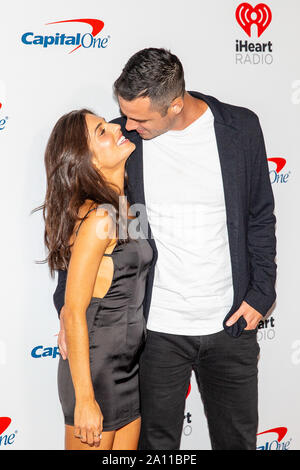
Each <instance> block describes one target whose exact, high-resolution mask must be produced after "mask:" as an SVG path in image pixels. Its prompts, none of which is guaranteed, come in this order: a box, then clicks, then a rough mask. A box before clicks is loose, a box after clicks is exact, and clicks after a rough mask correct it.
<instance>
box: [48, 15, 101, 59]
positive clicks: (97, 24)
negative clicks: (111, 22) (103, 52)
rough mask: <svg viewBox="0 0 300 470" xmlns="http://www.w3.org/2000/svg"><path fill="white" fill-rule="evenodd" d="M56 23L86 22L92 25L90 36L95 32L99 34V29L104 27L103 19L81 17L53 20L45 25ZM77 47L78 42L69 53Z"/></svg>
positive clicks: (95, 34)
mask: <svg viewBox="0 0 300 470" xmlns="http://www.w3.org/2000/svg"><path fill="white" fill-rule="evenodd" d="M58 23H86V24H89V25H90V26H91V27H92V36H93V37H95V36H97V34H99V33H100V31H101V30H102V29H103V27H104V23H103V21H101V20H95V19H91V18H82V19H78V20H63V21H53V22H52V23H46V25H48V24H58ZM79 47H81V44H80V46H77V47H75V49H73V50H72V51H71V52H69V54H72V52H74V51H76V49H79Z"/></svg>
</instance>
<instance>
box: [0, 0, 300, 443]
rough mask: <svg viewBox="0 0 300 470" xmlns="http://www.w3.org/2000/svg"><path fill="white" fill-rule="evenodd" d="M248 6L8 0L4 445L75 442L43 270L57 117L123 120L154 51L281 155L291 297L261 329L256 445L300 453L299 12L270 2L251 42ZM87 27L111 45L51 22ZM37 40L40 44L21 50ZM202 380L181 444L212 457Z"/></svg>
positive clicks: (0, 140) (1, 331)
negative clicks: (123, 107)
mask: <svg viewBox="0 0 300 470" xmlns="http://www.w3.org/2000/svg"><path fill="white" fill-rule="evenodd" d="M241 3H242V2H239V1H235V0H224V1H220V0H211V1H210V2H206V1H204V0H197V1H196V0H186V1H185V2H184V3H182V2H181V1H178V0H164V1H161V0H152V2H150V3H149V2H148V3H143V2H141V1H139V0H131V1H130V2H123V1H121V0H114V1H113V2H99V1H98V0H87V1H85V2H82V1H78V0H72V1H71V0H65V1H64V2H61V1H58V0H52V1H51V2H40V1H39V0H27V1H26V2H23V1H21V0H19V1H11V2H6V3H5V5H4V7H3V8H2V9H1V18H0V58H1V65H0V152H1V163H0V164H1V185H0V191H1V233H0V237H1V248H2V249H1V307H2V308H1V310H2V311H1V320H0V321H1V328H0V398H1V399H0V450H5V449H63V446H64V426H63V418H62V412H61V408H60V404H59V401H58V396H57V387H56V371H57V362H58V357H59V356H58V355H56V350H55V347H56V337H55V334H56V333H57V332H58V320H57V315H56V311H55V309H54V306H53V303H52V294H53V291H54V289H55V285H56V280H52V279H51V278H50V276H49V273H48V267H47V266H46V265H37V264H35V263H34V260H38V259H43V258H44V257H45V250H44V246H43V230H44V227H43V221H42V214H41V212H40V213H36V214H34V215H30V211H31V210H32V209H33V208H34V207H36V206H38V205H40V204H41V203H42V202H43V198H44V195H45V171H44V162H43V156H44V149H45V145H46V142H47V138H48V136H49V134H50V132H51V129H52V127H53V125H54V124H55V122H56V121H57V119H58V118H59V117H60V116H61V115H62V114H64V113H66V112H68V111H70V110H72V109H78V108H80V107H89V108H91V109H92V110H94V111H95V112H97V113H98V114H100V115H102V116H104V117H105V118H106V119H108V120H109V119H112V118H113V117H116V116H118V106H117V103H116V101H115V100H114V98H113V96H112V83H113V82H114V80H115V79H116V77H118V75H119V74H120V72H121V69H122V67H123V66H124V65H125V63H126V61H127V60H128V58H129V57H130V56H131V55H132V54H133V53H134V52H136V51H138V50H139V49H142V48H144V47H166V48H169V49H171V51H172V52H173V53H175V54H176V55H178V57H179V58H180V59H181V60H182V63H183V66H184V69H185V76H186V84H187V89H188V90H196V91H200V92H203V93H206V94H211V95H213V96H215V97H217V98H218V99H220V100H222V101H225V102H230V103H232V104H236V105H241V106H245V107H248V108H250V109H252V110H254V111H255V112H256V113H257V114H258V115H259V117H260V121H261V125H262V128H263V132H264V136H265V141H266V147H267V153H268V158H270V159H271V158H272V159H274V158H275V160H274V161H269V168H270V178H271V181H272V186H273V190H274V195H275V200H276V216H277V239H278V255H277V263H278V280H277V295H278V298H277V302H276V305H275V308H274V309H273V310H272V312H270V316H269V321H268V322H264V323H262V324H260V327H261V328H260V329H259V332H258V339H259V343H260V347H261V355H260V361H259V414H260V420H259V430H258V432H259V434H260V435H259V436H258V444H257V445H258V447H259V448H261V449H272V450H273V449H274V450H277V449H300V429H299V418H300V412H299V382H300V379H299V370H300V330H299V325H300V318H299V309H298V305H297V304H298V297H297V291H298V288H299V270H298V266H299V262H300V259H299V250H298V238H299V218H298V206H297V202H298V201H299V181H297V170H299V162H298V158H299V126H300V64H299V51H298V44H299V34H300V33H299V24H298V18H299V15H300V4H299V1H298V0H286V1H285V2H282V1H281V0H268V1H267V7H265V10H264V11H265V12H266V13H267V15H266V18H264V20H266V26H267V27H266V29H265V30H264V31H263V33H262V34H261V35H260V36H259V37H258V35H257V29H256V25H255V24H254V25H253V26H252V27H251V37H249V36H248V35H247V33H246V31H245V30H244V29H243V28H242V27H241V25H240V24H239V23H238V21H237V19H236V17H235V11H236V9H237V7H238V6H239V5H241ZM257 3H259V2H257ZM251 5H252V6H253V7H254V6H255V5H256V3H253V2H251ZM268 7H269V8H268ZM269 9H270V10H269ZM270 11H271V14H272V20H271V22H270V24H269V25H268V18H271V17H270ZM256 14H259V12H258V11H257V10H255V11H253V12H252V14H251V18H252V20H253V19H255V15H256ZM83 18H91V19H97V20H102V21H103V22H104V27H103V29H102V31H100V33H99V34H98V35H97V36H96V39H97V38H101V40H102V41H103V40H104V41H103V42H102V46H103V47H101V48H98V47H97V46H98V44H99V42H96V47H87V46H88V45H89V43H91V41H92V37H91V35H90V32H91V26H89V25H88V24H86V23H82V22H75V23H74V22H72V23H61V24H55V25H53V24H52V25H47V24H46V23H50V22H57V21H65V20H70V19H73V20H74V19H83ZM248 18H249V17H248ZM25 33H32V34H29V35H26V34H25ZM56 33H59V34H65V35H66V36H71V35H74V36H75V37H76V38H78V36H77V35H78V34H79V33H80V34H81V37H82V36H84V35H85V36H84V39H83V41H84V43H83V44H84V46H85V47H83V46H82V47H81V48H79V49H77V50H75V51H74V52H72V53H71V54H70V51H72V50H73V49H74V47H76V46H75V45H68V44H62V45H60V44H57V45H56V44H49V45H48V47H43V44H40V43H41V42H42V41H48V43H50V42H52V41H54V42H55V41H57V42H59V41H62V38H61V36H59V35H58V34H56ZM24 34H25V39H23V40H24V41H27V42H29V44H25V43H24V42H22V37H23V38H24ZM45 36H48V39H46V40H45ZM50 36H52V37H53V40H52V39H51V38H50V39H49V37H50ZM32 41H35V42H36V44H30V42H32ZM239 41H241V42H242V47H243V48H245V46H246V43H245V41H247V42H248V47H249V43H253V44H255V46H250V49H254V50H250V51H248V52H247V51H245V50H242V52H239V51H236V46H237V44H238V45H239V44H240V42H239ZM69 42H72V40H71V38H69ZM263 44H265V46H263ZM279 158H281V159H282V158H283V159H285V160H286V162H285V164H284V166H283V168H280V167H278V166H277V164H279V163H280V162H282V163H284V161H283V160H278V159H279ZM55 355H56V357H55ZM191 385H192V389H191V393H190V395H189V396H188V398H187V402H186V419H185V425H184V430H183V436H182V444H181V447H182V449H210V442H209V437H208V431H207V425H206V420H205V416H204V413H203V408H202V403H201V400H200V398H199V393H198V390H197V385H196V381H195V380H194V377H192V383H191ZM5 418H7V419H5ZM274 430H275V431H274ZM261 433H264V434H261Z"/></svg>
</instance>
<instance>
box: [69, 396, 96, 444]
mask: <svg viewBox="0 0 300 470" xmlns="http://www.w3.org/2000/svg"><path fill="white" fill-rule="evenodd" d="M102 428H103V415H102V413H101V410H100V407H99V405H98V403H97V402H96V401H95V400H88V401H80V402H76V405H75V412H74V436H75V437H78V438H79V439H80V440H81V442H83V443H84V444H85V443H87V444H88V445H89V446H95V447H99V446H100V441H101V433H102Z"/></svg>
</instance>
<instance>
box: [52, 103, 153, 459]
mask: <svg viewBox="0 0 300 470" xmlns="http://www.w3.org/2000/svg"><path fill="white" fill-rule="evenodd" d="M134 149H135V145H134V144H133V143H132V142H130V141H129V140H127V139H125V138H124V137H123V136H122V132H121V130H120V126H119V125H117V124H110V123H107V122H106V121H105V120H104V119H103V118H101V117H98V116H96V115H95V114H93V113H92V112H91V111H89V110H86V109H83V110H80V111H73V112H71V113H69V114H66V115H65V116H63V117H62V118H61V119H59V121H58V122H57V124H56V125H55V127H54V129H53V131H52V134H51V136H50V139H49V142H48V145H47V149H46V154H45V165H46V171H47V193H46V199H45V205H44V217H45V243H46V246H47V248H48V251H49V254H48V258H47V260H48V264H49V267H50V271H51V274H53V272H54V270H57V269H67V270H68V277H67V284H66V294H65V305H64V313H63V322H64V327H65V331H66V341H67V348H68V360H65V361H64V360H63V359H62V358H60V362H59V368H58V390H59V398H60V401H61V405H62V409H63V413H64V418H65V448H66V449H69V450H71V449H73V450H75V449H78V450H82V449H105V450H108V449H113V450H120V449H133V450H134V449H136V448H137V444H138V438H139V431H140V419H141V418H140V410H139V392H138V360H139V354H140V351H141V349H142V346H143V342H144V337H145V331H146V329H145V320H144V317H143V311H142V310H143V307H142V302H143V297H144V292H145V282H146V277H147V272H148V268H149V267H150V263H151V260H152V255H153V253H152V249H151V247H150V245H149V243H148V241H147V240H146V238H137V239H134V238H132V237H129V235H128V230H127V229H126V226H127V222H128V227H129V225H130V223H133V221H132V222H131V219H132V216H131V217H130V213H129V207H128V205H127V203H126V204H125V206H126V207H125V216H122V212H124V210H123V211H122V210H120V209H119V197H120V196H124V176H125V175H126V172H125V162H126V160H127V159H128V157H129V156H130V154H131V153H132V152H133V151H134ZM121 199H123V200H124V199H125V198H124V197H123V198H121ZM99 205H101V206H99ZM103 205H104V206H105V210H103ZM101 208H102V210H100V209H101ZM107 208H109V209H107ZM111 209H113V210H111ZM115 222H117V223H115ZM135 222H136V221H135ZM121 228H122V231H123V233H124V228H125V229H126V231H125V234H126V236H124V237H122V238H121V236H120V234H121ZM132 233H133V230H130V234H132Z"/></svg>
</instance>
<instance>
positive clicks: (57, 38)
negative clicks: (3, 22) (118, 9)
mask: <svg viewBox="0 0 300 470" xmlns="http://www.w3.org/2000/svg"><path fill="white" fill-rule="evenodd" d="M62 23H79V24H80V26H82V24H84V25H88V26H90V27H91V28H92V31H91V32H90V33H89V32H87V33H84V34H83V33H82V32H79V31H78V32H75V34H73V35H70V34H68V33H66V32H65V33H58V32H56V33H55V34H53V33H52V34H47V35H44V34H35V33H34V32H33V31H27V32H25V33H23V34H22V36H21V41H22V43H23V44H25V45H26V46H37V45H39V46H42V47H43V48H45V49H46V48H48V47H50V46H51V47H54V46H69V45H73V46H76V47H74V48H73V49H72V50H71V51H70V52H69V54H72V52H75V51H76V50H77V49H79V48H80V47H83V48H84V49H90V48H92V49H105V48H106V47H107V43H108V40H109V38H110V36H107V37H97V35H98V34H99V33H100V32H101V31H102V29H103V27H104V23H103V21H101V20H98V19H95V18H79V19H74V20H62V21H53V22H51V23H46V26H48V25H57V24H62Z"/></svg>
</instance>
